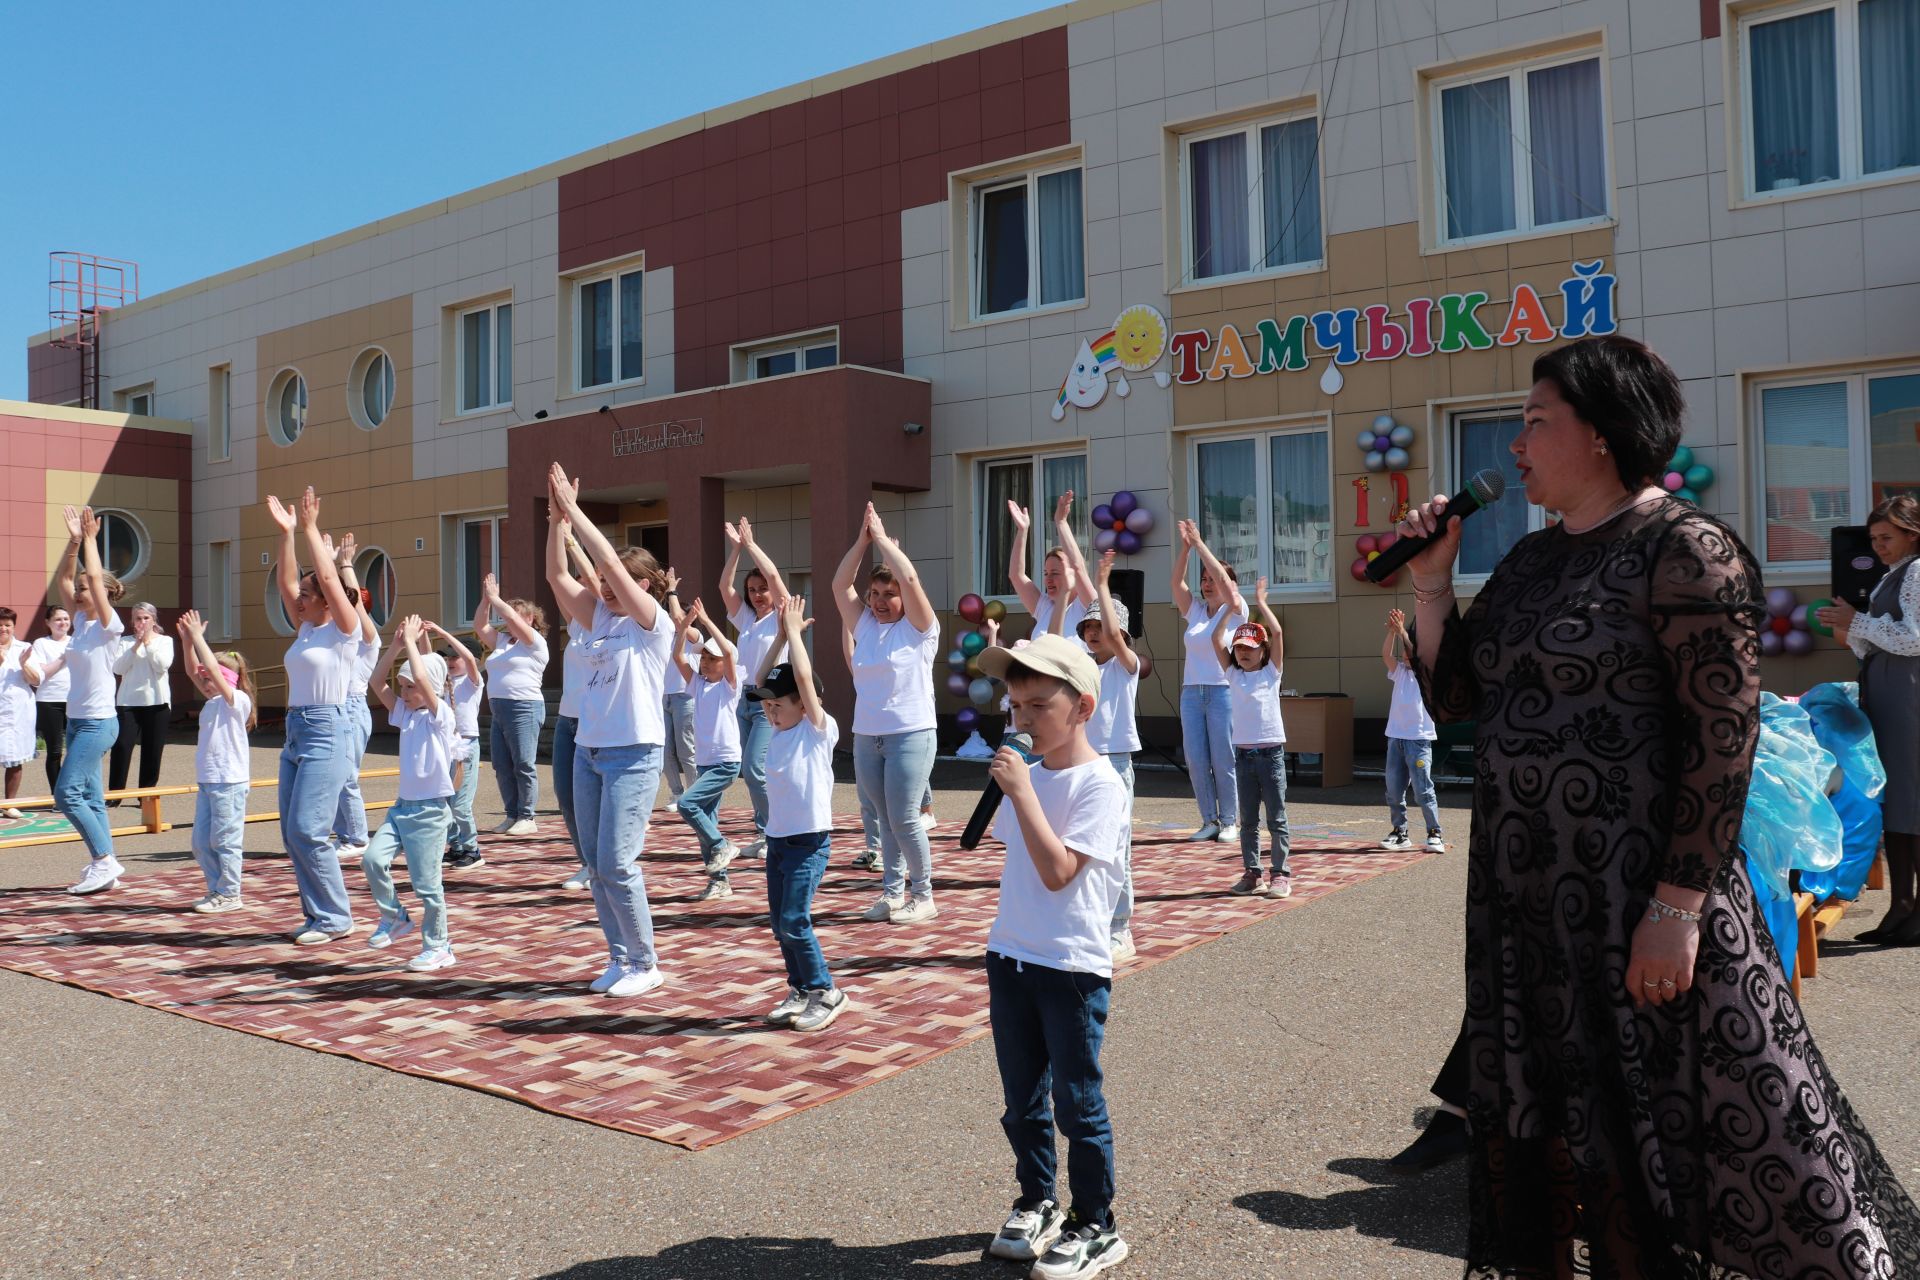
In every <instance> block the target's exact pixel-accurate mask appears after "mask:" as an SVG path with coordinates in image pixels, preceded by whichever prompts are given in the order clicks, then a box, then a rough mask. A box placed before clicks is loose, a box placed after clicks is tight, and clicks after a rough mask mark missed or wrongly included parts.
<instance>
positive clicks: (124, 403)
mask: <svg viewBox="0 0 1920 1280" xmlns="http://www.w3.org/2000/svg"><path fill="white" fill-rule="evenodd" d="M139 399H144V400H145V401H146V402H147V407H146V408H145V409H136V408H134V407H133V402H134V401H135V400H139ZM113 405H114V408H116V409H118V410H119V411H120V412H121V413H131V414H135V415H137V416H139V417H142V418H152V417H156V416H157V415H156V414H155V413H154V411H153V410H154V398H153V383H151V382H141V383H136V384H135V385H133V386H131V387H121V388H120V389H119V390H117V391H115V392H114V393H113Z"/></svg>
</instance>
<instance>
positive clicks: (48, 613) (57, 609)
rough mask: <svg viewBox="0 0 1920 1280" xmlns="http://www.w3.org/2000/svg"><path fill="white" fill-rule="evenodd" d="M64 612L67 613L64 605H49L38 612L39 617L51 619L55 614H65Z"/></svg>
mask: <svg viewBox="0 0 1920 1280" xmlns="http://www.w3.org/2000/svg"><path fill="white" fill-rule="evenodd" d="M66 612H67V606H65V605H63V604H50V605H48V606H47V607H46V608H45V609H43V610H41V611H40V616H41V617H42V618H51V617H53V615H54V614H56V613H66Z"/></svg>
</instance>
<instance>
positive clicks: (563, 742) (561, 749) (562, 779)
mask: <svg viewBox="0 0 1920 1280" xmlns="http://www.w3.org/2000/svg"><path fill="white" fill-rule="evenodd" d="M579 728H580V717H579V716H555V717H554V720H553V799H554V803H555V804H558V805H559V806H560V821H562V822H564V823H566V824H567V839H569V840H571V841H573V856H574V857H576V858H579V859H580V865H581V866H583V867H584V866H586V865H587V860H586V856H585V855H584V854H582V853H581V852H580V828H579V826H578V825H577V824H576V823H575V821H574V816H573V735H574V733H575V732H576V731H578V730H579ZM468 815H469V820H471V815H472V810H471V808H469V810H468Z"/></svg>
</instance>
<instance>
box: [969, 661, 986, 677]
mask: <svg viewBox="0 0 1920 1280" xmlns="http://www.w3.org/2000/svg"><path fill="white" fill-rule="evenodd" d="M983 674H985V673H984V672H982V671H981V670H980V659H978V658H968V659H967V679H969V680H971V679H973V677H975V676H977V675H983Z"/></svg>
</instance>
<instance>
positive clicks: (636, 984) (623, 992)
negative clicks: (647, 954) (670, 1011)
mask: <svg viewBox="0 0 1920 1280" xmlns="http://www.w3.org/2000/svg"><path fill="white" fill-rule="evenodd" d="M666 980H667V975H665V974H664V973H661V972H660V968H659V966H658V965H656V966H654V967H653V968H651V969H628V970H627V971H626V972H625V973H623V974H621V975H620V980H619V981H618V982H616V983H614V984H613V985H612V986H610V987H608V988H607V990H606V993H605V994H607V995H610V996H612V997H613V998H614V999H616V1000H618V999H622V998H624V997H626V996H643V995H645V994H647V992H649V991H652V990H653V989H654V988H655V987H657V986H659V985H660V984H661V983H663V982H665V981H666Z"/></svg>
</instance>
